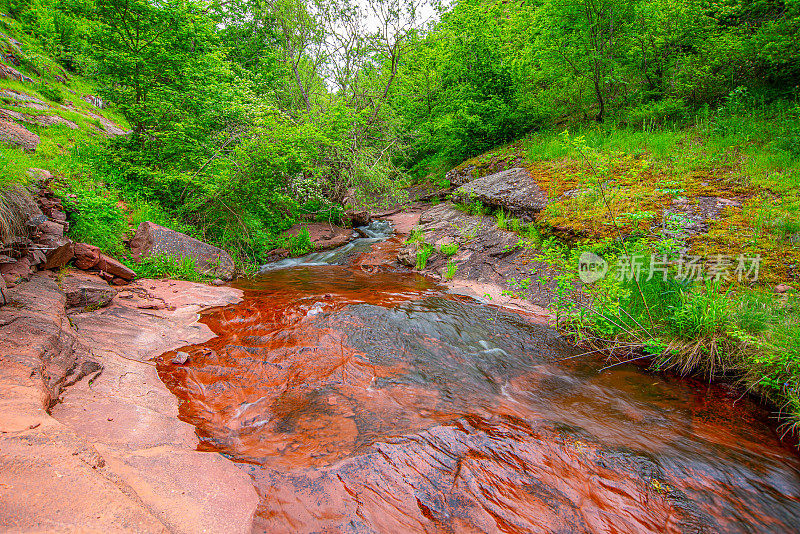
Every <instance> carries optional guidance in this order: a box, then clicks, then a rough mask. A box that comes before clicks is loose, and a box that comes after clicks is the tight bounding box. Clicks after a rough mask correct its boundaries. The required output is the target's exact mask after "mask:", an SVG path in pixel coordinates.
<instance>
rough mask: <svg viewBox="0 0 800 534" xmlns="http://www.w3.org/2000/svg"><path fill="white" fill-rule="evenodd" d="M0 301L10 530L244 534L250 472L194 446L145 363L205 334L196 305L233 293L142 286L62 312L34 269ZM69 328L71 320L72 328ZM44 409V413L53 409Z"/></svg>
mask: <svg viewBox="0 0 800 534" xmlns="http://www.w3.org/2000/svg"><path fill="white" fill-rule="evenodd" d="M7 294H8V296H9V298H10V300H11V303H10V304H9V305H6V306H4V307H3V308H0V525H2V526H3V530H10V531H15V532H75V531H86V532H186V533H196V532H249V531H250V528H251V523H252V516H253V513H254V511H255V508H256V504H257V501H258V498H257V495H256V492H255V490H254V489H253V486H252V483H251V481H250V479H249V477H248V476H247V475H246V474H244V473H243V472H242V471H241V470H240V469H238V468H237V467H236V466H235V465H234V464H233V463H231V462H230V461H228V460H227V459H225V458H224V457H222V456H220V455H218V454H214V453H204V452H198V451H197V450H196V447H197V443H198V441H197V438H196V436H195V433H194V427H192V426H190V425H188V424H186V423H183V422H181V421H179V420H178V418H177V416H178V406H177V400H176V399H175V397H173V396H172V394H171V393H170V392H169V391H168V390H167V388H166V387H165V386H164V385H163V383H162V382H161V381H160V380H159V378H158V375H157V374H156V369H155V367H154V366H153V364H152V363H151V362H150V361H149V360H150V359H151V358H153V357H155V356H157V355H159V354H161V353H163V352H165V351H167V350H170V349H175V348H178V347H181V346H183V345H186V344H188V343H198V342H202V341H205V340H208V339H210V338H212V337H213V334H212V332H211V331H210V330H209V329H208V327H206V326H205V325H203V324H201V323H199V322H198V319H199V315H198V312H200V311H202V310H203V309H206V308H208V307H213V306H223V305H227V304H230V303H234V302H238V301H239V300H240V299H241V293H240V292H239V291H238V290H236V289H232V288H227V287H211V286H206V285H201V284H193V283H189V282H177V281H153V280H142V281H137V282H136V283H134V284H131V285H130V286H128V287H127V288H125V289H124V290H123V291H121V292H120V293H119V294H118V295H117V296H116V297H115V298H114V300H113V301H112V303H111V304H110V305H109V306H108V307H106V308H102V309H100V310H96V311H92V312H87V313H77V314H73V315H71V316H70V319H69V320H67V318H66V315H65V312H64V306H65V303H66V298H65V296H64V293H63V291H61V290H60V289H59V288H58V285H57V282H56V280H55V277H54V276H52V275H49V274H47V273H37V274H36V275H34V276H33V277H32V278H31V280H30V281H29V282H24V283H21V284H19V285H18V286H16V287H15V288H11V289H9V290H8V291H7ZM70 323H71V324H70ZM48 407H49V410H48Z"/></svg>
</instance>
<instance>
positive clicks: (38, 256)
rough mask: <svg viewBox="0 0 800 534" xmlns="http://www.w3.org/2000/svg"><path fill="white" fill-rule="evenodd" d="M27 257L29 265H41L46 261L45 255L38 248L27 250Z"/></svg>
mask: <svg viewBox="0 0 800 534" xmlns="http://www.w3.org/2000/svg"><path fill="white" fill-rule="evenodd" d="M27 258H28V261H29V262H30V264H31V265H41V264H42V263H44V262H46V261H47V256H45V254H44V252H42V251H41V250H40V249H38V248H33V249H30V250H28V255H27Z"/></svg>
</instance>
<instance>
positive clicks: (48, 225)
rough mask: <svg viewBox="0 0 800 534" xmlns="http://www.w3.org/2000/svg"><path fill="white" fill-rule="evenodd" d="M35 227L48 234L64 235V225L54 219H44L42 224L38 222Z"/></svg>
mask: <svg viewBox="0 0 800 534" xmlns="http://www.w3.org/2000/svg"><path fill="white" fill-rule="evenodd" d="M37 228H38V229H39V231H40V232H42V233H43V234H50V235H54V236H58V237H61V236H63V235H64V225H63V224H59V223H57V222H54V221H45V222H43V223H42V224H40V225H39V226H38V227H37Z"/></svg>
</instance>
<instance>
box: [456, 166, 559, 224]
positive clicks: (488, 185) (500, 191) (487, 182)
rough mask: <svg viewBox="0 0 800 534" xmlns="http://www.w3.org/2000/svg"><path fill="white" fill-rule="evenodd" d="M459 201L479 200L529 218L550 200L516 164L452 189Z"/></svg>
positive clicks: (534, 181) (525, 218)
mask: <svg viewBox="0 0 800 534" xmlns="http://www.w3.org/2000/svg"><path fill="white" fill-rule="evenodd" d="M453 198H454V199H455V200H457V201H459V202H467V203H469V202H473V201H474V200H480V201H481V202H482V203H483V204H485V205H488V206H494V207H497V208H503V209H504V210H506V211H508V212H509V213H510V214H512V215H514V216H517V217H521V218H523V219H524V220H527V221H531V220H533V218H534V216H535V215H536V214H537V213H539V212H540V211H541V210H542V209H544V207H545V206H547V205H548V204H549V203H550V202H551V201H552V200H551V199H550V198H548V196H547V193H546V192H545V191H544V190H542V189H541V188H540V187H539V184H537V183H536V180H534V179H533V178H532V177H531V176H530V175H529V174H528V171H526V170H525V169H523V168H520V167H517V168H514V169H509V170H507V171H503V172H498V173H496V174H491V175H489V176H484V177H483V178H478V179H476V180H472V181H471V182H468V183H466V184H464V185H462V186H461V187H459V188H458V189H456V191H455V193H453Z"/></svg>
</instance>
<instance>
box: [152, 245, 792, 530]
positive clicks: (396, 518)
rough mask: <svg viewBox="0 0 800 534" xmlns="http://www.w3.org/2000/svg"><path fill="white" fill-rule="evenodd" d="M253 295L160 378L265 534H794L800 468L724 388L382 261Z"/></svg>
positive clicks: (381, 249)
mask: <svg viewBox="0 0 800 534" xmlns="http://www.w3.org/2000/svg"><path fill="white" fill-rule="evenodd" d="M395 246H396V243H395V244H393V243H392V242H391V241H389V242H383V243H379V244H377V245H375V246H374V247H373V248H374V249H375V253H374V254H367V255H362V256H359V257H358V258H355V259H354V260H353V261H352V262H351V263H350V264H349V265H347V266H314V267H295V268H291V269H285V270H279V271H273V272H270V273H266V274H264V275H262V276H260V277H257V278H256V279H254V280H251V281H248V282H245V283H242V284H240V286H239V287H240V288H241V289H243V290H244V291H245V297H244V301H243V302H241V303H240V304H237V305H233V306H229V307H226V308H222V309H218V310H216V311H214V312H213V313H210V314H208V315H206V316H205V318H204V322H205V323H206V324H207V325H208V326H210V327H211V329H212V330H213V331H214V332H216V333H217V334H218V337H217V338H215V339H213V340H211V341H209V342H207V343H205V344H201V345H195V346H191V347H188V348H186V349H184V350H186V351H187V352H189V353H190V359H189V362H188V363H187V364H185V365H175V364H173V363H171V359H172V356H173V354H174V353H173V352H171V353H167V354H165V355H164V356H162V357H161V358H159V360H158V364H159V368H158V369H159V374H160V376H161V378H162V380H163V381H164V382H165V383H166V384H167V386H168V387H169V388H170V390H171V391H172V392H173V393H175V394H176V395H177V396H178V398H179V399H180V402H181V404H180V414H181V418H182V419H184V420H185V421H188V422H190V423H192V424H194V425H195V426H196V427H197V433H198V435H199V436H200V439H201V449H202V450H208V451H218V452H220V453H223V454H225V455H226V456H228V457H229V458H231V459H232V460H233V461H235V462H237V463H238V464H239V465H240V467H241V468H242V469H244V470H245V471H246V472H247V473H249V474H250V475H251V477H252V478H253V481H254V484H255V485H256V487H257V489H258V492H259V495H260V497H261V504H260V506H259V510H258V514H257V519H256V529H257V530H260V531H264V532H719V531H724V532H794V531H797V530H798V529H800V458H798V455H797V454H796V452H795V450H793V449H792V448H791V447H789V446H786V445H783V444H781V443H780V441H779V440H778V438H777V436H776V435H775V432H774V430H773V429H772V428H771V427H770V425H769V424H767V422H766V420H765V414H764V413H763V411H762V410H761V409H759V408H758V407H757V406H755V405H753V404H752V403H751V402H749V401H748V400H747V399H737V397H736V396H735V395H734V394H733V393H732V392H731V391H730V390H728V389H725V388H722V387H717V386H708V385H706V384H702V383H699V382H695V381H689V380H679V379H675V378H670V377H663V376H654V375H651V374H648V373H645V372H642V371H641V370H639V369H638V368H635V367H633V366H618V367H614V368H612V369H608V370H605V371H601V370H600V369H602V368H603V367H604V365H605V363H604V362H603V361H601V360H595V359H591V358H590V357H588V356H584V357H577V358H572V356H575V355H576V354H578V352H577V350H576V349H575V348H573V347H571V346H569V345H568V344H566V343H565V342H564V341H563V340H561V339H560V338H559V336H558V335H557V334H556V333H555V332H554V331H553V330H551V329H549V328H547V327H546V326H543V325H541V324H537V323H536V322H535V321H531V320H528V319H527V318H526V317H525V316H524V315H523V314H521V313H518V312H509V311H506V310H501V309H498V308H494V307H488V306H484V305H480V304H479V303H477V302H475V301H472V300H470V299H466V298H460V297H455V296H453V295H450V294H447V293H445V291H444V289H443V288H442V287H439V286H436V285H435V284H434V283H433V282H431V281H430V280H428V279H425V278H423V277H421V276H419V275H415V274H413V273H408V272H402V271H393V270H392V269H391V268H389V267H387V264H388V261H386V260H385V259H384V256H385V257H386V258H390V257H391V255H392V252H393V250H394V247H395Z"/></svg>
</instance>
